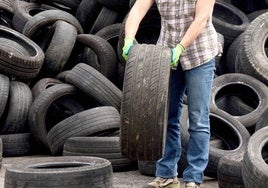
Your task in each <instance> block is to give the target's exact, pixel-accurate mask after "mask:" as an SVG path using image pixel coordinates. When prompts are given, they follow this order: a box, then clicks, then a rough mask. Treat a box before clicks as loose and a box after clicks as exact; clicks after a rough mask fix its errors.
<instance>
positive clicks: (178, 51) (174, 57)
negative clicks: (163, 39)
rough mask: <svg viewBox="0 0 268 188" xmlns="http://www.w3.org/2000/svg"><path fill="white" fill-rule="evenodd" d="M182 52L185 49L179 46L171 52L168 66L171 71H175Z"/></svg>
mask: <svg viewBox="0 0 268 188" xmlns="http://www.w3.org/2000/svg"><path fill="white" fill-rule="evenodd" d="M184 50H185V48H184V47H183V46H182V45H181V44H177V46H176V47H175V48H173V49H172V50H171V52H172V57H171V64H170V67H171V69H173V70H176V69H177V66H178V63H179V59H180V56H181V54H182V53H183V52H184Z"/></svg>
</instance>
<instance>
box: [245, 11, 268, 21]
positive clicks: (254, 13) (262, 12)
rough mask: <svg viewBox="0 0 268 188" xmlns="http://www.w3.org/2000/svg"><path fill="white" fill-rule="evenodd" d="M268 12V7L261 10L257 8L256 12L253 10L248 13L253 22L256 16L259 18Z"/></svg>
mask: <svg viewBox="0 0 268 188" xmlns="http://www.w3.org/2000/svg"><path fill="white" fill-rule="evenodd" d="M266 12H268V9H261V10H256V11H254V12H251V13H249V14H248V15H247V17H248V19H249V21H250V22H252V21H253V20H254V19H255V18H257V17H258V16H260V15H262V14H264V13H266Z"/></svg>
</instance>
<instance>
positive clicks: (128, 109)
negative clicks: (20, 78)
mask: <svg viewBox="0 0 268 188" xmlns="http://www.w3.org/2000/svg"><path fill="white" fill-rule="evenodd" d="M170 52H171V51H170V49H169V48H166V47H163V46H157V45H147V44H142V45H139V44H137V45H134V46H133V47H132V48H131V50H130V53H129V59H128V62H127V65H126V69H125V79H124V85H123V97H122V107H121V122H122V128H121V137H120V138H121V148H122V153H123V155H126V156H127V158H129V159H137V160H145V161H146V160H149V161H151V160H157V159H158V158H160V157H161V156H162V151H163V146H164V143H165V135H166V126H167V111H168V109H167V106H168V92H169V75H170V66H169V65H170V63H169V62H170V57H171V53H170ZM145 106H146V108H144V107H145ZM137 136H138V137H137Z"/></svg>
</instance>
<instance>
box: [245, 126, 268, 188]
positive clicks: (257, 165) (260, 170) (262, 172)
mask: <svg viewBox="0 0 268 188" xmlns="http://www.w3.org/2000/svg"><path fill="white" fill-rule="evenodd" d="M267 139H268V127H264V128H262V129H260V130H258V131H257V132H255V133H254V134H253V135H252V136H251V137H250V139H249V142H248V145H247V149H246V152H245V154H244V159H243V163H242V177H243V182H244V185H245V187H246V188H259V187H268V166H267V163H266V161H267V157H268V155H267V152H265V151H267Z"/></svg>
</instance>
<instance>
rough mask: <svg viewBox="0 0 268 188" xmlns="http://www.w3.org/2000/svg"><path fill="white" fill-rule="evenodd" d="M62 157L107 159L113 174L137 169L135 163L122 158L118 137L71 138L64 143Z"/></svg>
mask: <svg viewBox="0 0 268 188" xmlns="http://www.w3.org/2000/svg"><path fill="white" fill-rule="evenodd" d="M63 155H64V156H68V155H72V156H75V155H76V156H78V155H81V156H95V157H101V158H105V159H108V160H109V161H111V163H112V166H113V172H123V171H130V170H135V169H137V161H135V160H129V159H127V158H124V157H123V156H122V154H121V148H120V143H119V137H108V136H107V137H96V136H95V137H72V138H69V139H67V141H66V142H65V144H64V147H63Z"/></svg>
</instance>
